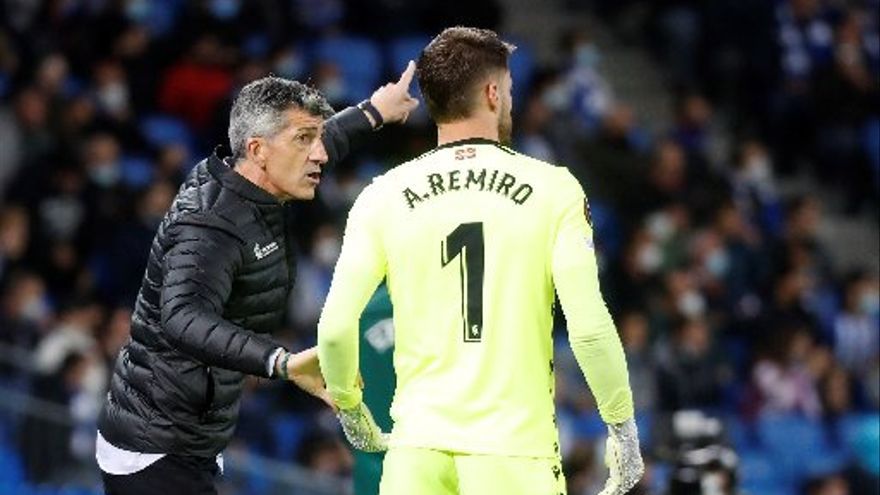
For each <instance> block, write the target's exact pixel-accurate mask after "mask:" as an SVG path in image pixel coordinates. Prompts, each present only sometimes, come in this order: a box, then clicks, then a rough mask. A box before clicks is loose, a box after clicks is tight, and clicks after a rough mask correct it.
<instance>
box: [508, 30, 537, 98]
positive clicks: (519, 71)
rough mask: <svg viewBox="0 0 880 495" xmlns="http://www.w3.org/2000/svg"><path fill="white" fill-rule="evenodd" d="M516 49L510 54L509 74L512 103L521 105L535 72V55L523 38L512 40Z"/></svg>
mask: <svg viewBox="0 0 880 495" xmlns="http://www.w3.org/2000/svg"><path fill="white" fill-rule="evenodd" d="M513 44H515V45H516V51H514V52H513V55H511V56H510V76H511V77H512V78H513V105H514V108H517V107H520V108H521V107H522V105H523V102H524V100H525V97H526V94H527V93H528V89H529V86H530V85H531V82H532V75H533V74H534V72H535V55H534V53H533V52H532V48H531V46H529V44H528V43H526V42H525V41H524V40H513Z"/></svg>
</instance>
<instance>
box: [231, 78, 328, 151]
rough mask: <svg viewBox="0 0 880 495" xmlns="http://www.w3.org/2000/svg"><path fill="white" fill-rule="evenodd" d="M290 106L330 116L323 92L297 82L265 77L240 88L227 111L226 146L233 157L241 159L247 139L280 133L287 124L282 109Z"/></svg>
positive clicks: (321, 115) (322, 115) (287, 108)
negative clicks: (227, 136)
mask: <svg viewBox="0 0 880 495" xmlns="http://www.w3.org/2000/svg"><path fill="white" fill-rule="evenodd" d="M291 108H298V109H301V110H305V111H306V112H308V113H310V114H312V115H315V116H320V117H324V118H328V117H330V116H331V115H333V108H331V107H330V104H328V103H327V100H326V99H325V98H324V95H322V94H321V93H320V92H319V91H318V90H317V89H315V88H312V87H310V86H306V85H305V84H302V83H300V82H298V81H292V80H290V79H284V78H281V77H275V76H267V77H263V78H260V79H257V80H255V81H251V82H250V83H248V84H247V85H246V86H245V87H243V88H241V91H240V92H239V93H238V96H236V97H235V101H234V102H233V103H232V111H231V112H230V113H229V147H230V149H232V156H233V158H234V159H235V160H240V159H242V158H244V156H245V154H246V150H245V148H246V145H247V140H248V138H251V137H256V136H258V137H267V138H268V137H272V136H274V135H276V134H277V133H279V132H281V131H282V130H283V129H284V126H285V125H286V123H287V122H286V121H285V119H284V112H285V111H286V110H289V109H291Z"/></svg>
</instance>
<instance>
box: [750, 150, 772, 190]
mask: <svg viewBox="0 0 880 495" xmlns="http://www.w3.org/2000/svg"><path fill="white" fill-rule="evenodd" d="M745 168H746V172H745V177H746V179H747V180H748V181H749V183H751V184H755V185H757V184H763V183H765V182H769V181H770V180H771V179H772V178H773V171H772V169H771V167H770V159H769V158H768V157H766V156H764V155H756V156H754V157H752V158H750V159H749V161H748V162H747V163H746V167H745Z"/></svg>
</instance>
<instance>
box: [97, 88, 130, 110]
mask: <svg viewBox="0 0 880 495" xmlns="http://www.w3.org/2000/svg"><path fill="white" fill-rule="evenodd" d="M98 105H99V106H100V107H101V108H103V109H104V110H105V111H106V112H107V113H110V114H118V113H121V112H125V111H127V110H128V88H127V87H126V86H125V84H123V83H121V82H115V83H111V84H107V85H105V86H102V87H101V88H99V89H98Z"/></svg>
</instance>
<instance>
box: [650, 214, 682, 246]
mask: <svg viewBox="0 0 880 495" xmlns="http://www.w3.org/2000/svg"><path fill="white" fill-rule="evenodd" d="M647 227H648V232H650V233H651V236H652V237H654V238H655V239H657V240H658V241H660V242H664V241H667V240H669V238H670V237H672V235H673V234H675V224H674V223H673V222H672V219H671V218H670V217H669V215H668V214H666V213H664V212H662V211H659V212H657V213H654V214H653V215H651V216H650V217H648V221H647Z"/></svg>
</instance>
